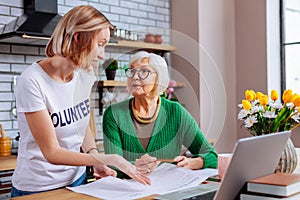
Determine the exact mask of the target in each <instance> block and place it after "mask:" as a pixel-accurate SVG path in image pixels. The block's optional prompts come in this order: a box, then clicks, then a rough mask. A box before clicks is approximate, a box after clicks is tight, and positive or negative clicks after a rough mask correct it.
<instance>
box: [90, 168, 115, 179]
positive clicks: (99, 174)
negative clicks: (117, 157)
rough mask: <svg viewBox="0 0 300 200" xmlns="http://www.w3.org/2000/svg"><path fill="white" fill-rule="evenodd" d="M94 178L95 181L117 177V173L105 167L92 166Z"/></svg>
mask: <svg viewBox="0 0 300 200" xmlns="http://www.w3.org/2000/svg"><path fill="white" fill-rule="evenodd" d="M93 169H94V174H93V175H94V176H95V178H96V179H100V178H104V177H107V176H115V177H116V176H117V172H116V171H115V170H113V169H111V168H109V167H107V166H106V165H99V166H94V167H93Z"/></svg>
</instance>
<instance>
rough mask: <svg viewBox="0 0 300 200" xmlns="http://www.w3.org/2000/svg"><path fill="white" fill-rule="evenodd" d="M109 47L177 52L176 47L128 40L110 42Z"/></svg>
mask: <svg viewBox="0 0 300 200" xmlns="http://www.w3.org/2000/svg"><path fill="white" fill-rule="evenodd" d="M107 47H121V48H130V49H145V50H147V49H149V50H155V51H169V52H171V51H176V47H175V46H171V45H161V44H153V43H146V42H140V41H128V40H117V41H116V42H113V41H111V42H109V43H108V44H107Z"/></svg>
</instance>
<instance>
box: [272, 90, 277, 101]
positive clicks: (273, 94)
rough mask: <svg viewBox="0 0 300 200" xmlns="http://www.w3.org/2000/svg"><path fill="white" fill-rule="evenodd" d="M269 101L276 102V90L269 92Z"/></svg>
mask: <svg viewBox="0 0 300 200" xmlns="http://www.w3.org/2000/svg"><path fill="white" fill-rule="evenodd" d="M271 99H272V100H273V101H276V100H277V99H278V92H277V91H276V90H272V91H271Z"/></svg>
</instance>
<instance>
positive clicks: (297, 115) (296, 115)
mask: <svg viewBox="0 0 300 200" xmlns="http://www.w3.org/2000/svg"><path fill="white" fill-rule="evenodd" d="M292 119H293V120H295V122H297V123H299V119H300V115H299V113H297V114H295V115H293V116H292Z"/></svg>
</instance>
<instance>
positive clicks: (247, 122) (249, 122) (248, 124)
mask: <svg viewBox="0 0 300 200" xmlns="http://www.w3.org/2000/svg"><path fill="white" fill-rule="evenodd" d="M255 123H257V119H256V117H255V116H250V117H248V118H247V119H246V120H245V127H246V128H250V127H251V126H253V124H255Z"/></svg>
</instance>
